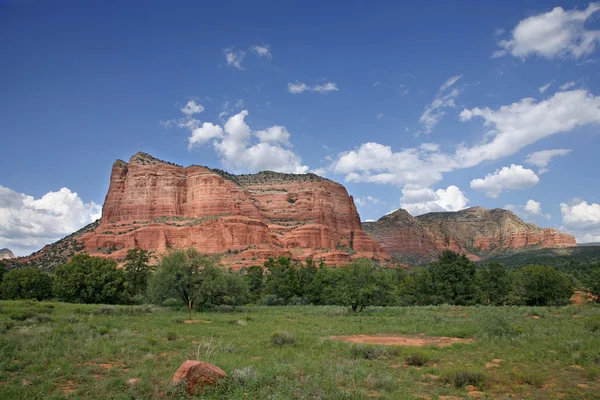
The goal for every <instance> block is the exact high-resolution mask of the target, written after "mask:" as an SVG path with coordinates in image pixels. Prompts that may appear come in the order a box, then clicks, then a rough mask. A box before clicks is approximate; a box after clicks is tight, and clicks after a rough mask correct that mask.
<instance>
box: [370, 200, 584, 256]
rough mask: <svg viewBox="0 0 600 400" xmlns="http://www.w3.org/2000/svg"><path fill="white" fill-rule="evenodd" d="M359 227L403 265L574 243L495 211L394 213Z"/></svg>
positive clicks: (563, 236)
mask: <svg viewBox="0 0 600 400" xmlns="http://www.w3.org/2000/svg"><path fill="white" fill-rule="evenodd" d="M362 226H363V230H364V231H365V232H367V233H368V234H369V235H370V236H371V237H373V238H374V239H375V240H377V241H378V242H379V243H380V244H381V246H382V248H383V249H384V250H386V251H387V252H388V253H389V254H390V255H392V256H393V257H394V258H396V259H398V260H399V261H402V262H406V263H409V264H423V263H427V262H429V261H431V260H433V259H435V257H436V256H437V254H439V253H440V252H442V251H443V250H452V251H455V252H458V253H462V254H466V255H467V256H469V257H470V258H471V259H473V260H479V259H482V258H486V257H490V256H493V255H498V254H505V253H511V252H518V251H526V250H533V249H541V248H553V247H570V246H575V245H576V243H575V238H574V237H573V236H571V235H567V234H564V233H561V232H559V231H557V230H555V229H547V228H540V227H538V226H536V225H533V224H528V223H525V222H524V221H522V220H521V219H520V218H519V217H517V216H516V215H515V214H513V213H512V212H510V211H507V210H503V209H499V208H497V209H493V210H486V209H484V208H481V207H472V208H468V209H466V210H462V211H457V212H440V213H429V214H424V215H420V216H418V217H412V216H411V215H410V214H409V213H408V212H407V211H405V210H402V209H400V210H397V211H395V212H394V213H392V214H389V215H386V216H384V217H382V218H380V219H379V220H378V221H376V222H366V223H363V225H362Z"/></svg>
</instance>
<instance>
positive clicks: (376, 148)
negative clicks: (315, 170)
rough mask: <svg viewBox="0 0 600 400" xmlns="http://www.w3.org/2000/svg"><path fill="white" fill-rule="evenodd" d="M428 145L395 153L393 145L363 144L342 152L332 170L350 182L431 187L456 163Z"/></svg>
mask: <svg viewBox="0 0 600 400" xmlns="http://www.w3.org/2000/svg"><path fill="white" fill-rule="evenodd" d="M426 147H427V149H403V150H401V151H399V152H394V151H392V148H391V147H390V146H384V145H382V144H379V143H374V142H368V143H363V144H362V145H360V146H359V147H358V148H356V149H354V150H351V151H347V152H343V153H340V154H339V155H338V157H337V159H336V160H335V161H334V162H333V163H332V165H331V169H332V170H333V171H334V172H335V173H338V174H344V175H345V177H346V180H347V181H353V182H372V183H383V184H393V185H404V184H413V185H421V186H423V187H428V186H430V185H432V184H434V183H435V182H437V181H439V180H441V179H442V172H449V171H451V170H452V169H453V166H454V162H453V160H452V158H451V157H450V156H448V155H445V154H442V153H439V152H437V151H434V152H431V151H430V150H431V149H433V146H426Z"/></svg>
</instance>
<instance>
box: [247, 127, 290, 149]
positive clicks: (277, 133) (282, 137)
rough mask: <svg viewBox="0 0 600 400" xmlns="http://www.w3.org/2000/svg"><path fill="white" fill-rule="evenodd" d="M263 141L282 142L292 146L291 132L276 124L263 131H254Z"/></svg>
mask: <svg viewBox="0 0 600 400" xmlns="http://www.w3.org/2000/svg"><path fill="white" fill-rule="evenodd" d="M254 134H255V135H256V137H258V138H259V139H260V141H261V142H271V143H282V144H285V145H286V146H290V133H289V132H288V130H287V129H285V127H284V126H279V125H275V126H272V127H270V128H268V129H265V130H262V131H256V132H254Z"/></svg>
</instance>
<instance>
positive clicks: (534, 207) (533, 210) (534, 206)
mask: <svg viewBox="0 0 600 400" xmlns="http://www.w3.org/2000/svg"><path fill="white" fill-rule="evenodd" d="M524 210H525V212H527V213H529V214H531V215H541V214H542V204H541V203H540V202H538V201H535V200H532V199H529V200H527V203H525V208H524Z"/></svg>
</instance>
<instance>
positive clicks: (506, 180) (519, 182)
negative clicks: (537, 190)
mask: <svg viewBox="0 0 600 400" xmlns="http://www.w3.org/2000/svg"><path fill="white" fill-rule="evenodd" d="M539 181H540V178H539V177H538V176H537V175H536V174H535V172H533V171H532V170H530V169H527V168H523V166H521V165H515V164H512V165H511V166H510V167H504V168H502V169H500V170H496V171H495V172H494V173H492V174H487V175H486V176H485V178H479V179H473V180H472V181H471V189H474V190H478V191H483V192H485V194H486V196H488V197H492V198H496V197H498V196H499V195H500V193H502V191H503V190H516V189H527V188H530V187H533V186H535V185H537V184H538V182H539Z"/></svg>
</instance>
